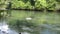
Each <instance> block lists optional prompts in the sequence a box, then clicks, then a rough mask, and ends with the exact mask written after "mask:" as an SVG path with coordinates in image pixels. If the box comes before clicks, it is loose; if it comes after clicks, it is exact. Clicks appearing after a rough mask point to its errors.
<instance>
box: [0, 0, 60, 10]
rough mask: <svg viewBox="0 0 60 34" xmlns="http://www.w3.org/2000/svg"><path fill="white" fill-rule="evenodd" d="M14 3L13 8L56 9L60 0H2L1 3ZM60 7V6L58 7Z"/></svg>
mask: <svg viewBox="0 0 60 34" xmlns="http://www.w3.org/2000/svg"><path fill="white" fill-rule="evenodd" d="M8 2H11V3H12V8H18V9H39V10H40V9H48V10H54V9H55V8H56V6H57V4H58V5H59V6H60V0H11V1H8V0H6V1H5V0H0V4H1V5H2V4H8ZM58 8H60V7H58Z"/></svg>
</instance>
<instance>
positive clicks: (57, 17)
mask: <svg viewBox="0 0 60 34" xmlns="http://www.w3.org/2000/svg"><path fill="white" fill-rule="evenodd" d="M27 18H29V19H30V21H31V22H34V23H38V26H35V27H26V25H21V24H19V25H21V29H20V28H19V27H16V28H14V27H15V26H16V25H14V24H15V22H16V21H14V20H16V19H17V20H22V19H23V20H26V19H27ZM29 19H28V20H27V21H28V22H30V21H29ZM23 20H22V21H23ZM10 21H11V23H10V24H9V25H8V24H7V23H9V22H10ZM23 22H25V21H23ZM31 22H30V23H31ZM0 25H1V26H2V25H8V27H9V34H18V33H19V32H21V34H60V33H59V32H60V14H59V13H54V12H51V13H49V12H46V13H44V12H34V11H15V10H12V13H11V16H10V17H7V20H5V19H2V21H0ZM28 25H29V24H28ZM35 25H36V24H35ZM1 26H0V27H1ZM11 26H12V27H11ZM2 34H3V33H2Z"/></svg>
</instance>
